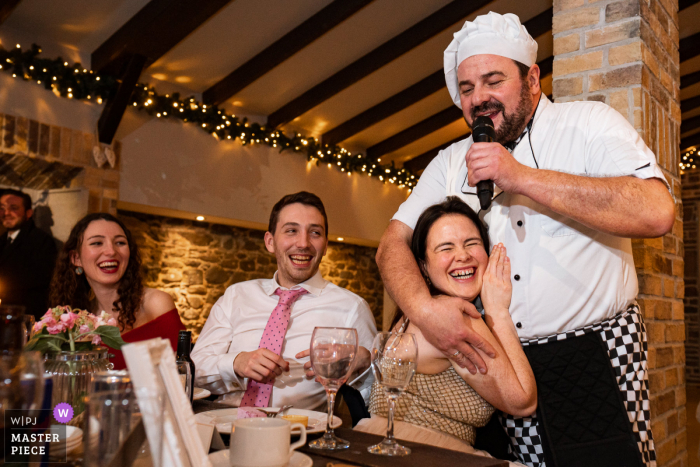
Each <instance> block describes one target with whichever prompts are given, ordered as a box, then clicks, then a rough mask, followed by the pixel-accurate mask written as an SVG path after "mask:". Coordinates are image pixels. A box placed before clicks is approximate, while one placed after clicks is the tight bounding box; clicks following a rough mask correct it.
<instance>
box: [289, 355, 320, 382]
mask: <svg viewBox="0 0 700 467" xmlns="http://www.w3.org/2000/svg"><path fill="white" fill-rule="evenodd" d="M309 355H311V349H308V350H302V351H301V352H299V353H298V354H296V355H295V356H294V358H296V359H299V358H306V357H308V356H309ZM304 371H306V378H307V379H311V378H313V377H314V376H316V373H314V369H313V368H311V360H309V361H308V362H306V363H304Z"/></svg>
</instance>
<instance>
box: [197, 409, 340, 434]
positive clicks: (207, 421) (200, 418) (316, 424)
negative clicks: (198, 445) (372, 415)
mask: <svg viewBox="0 0 700 467" xmlns="http://www.w3.org/2000/svg"><path fill="white" fill-rule="evenodd" d="M269 409H270V410H275V408H272V407H270V408H269ZM276 409H277V410H279V408H278V407H277V408H276ZM287 414H288V415H306V416H307V417H309V423H308V425H307V427H306V432H307V433H309V434H311V433H323V432H324V431H326V418H327V417H328V415H326V414H325V413H323V412H315V411H313V410H304V409H289V411H287ZM194 418H195V420H196V421H197V423H201V424H203V425H212V424H213V425H216V429H217V430H219V433H223V434H230V433H231V423H232V422H233V421H234V420H236V419H237V418H238V409H237V408H231V409H219V410H211V411H209V412H201V413H198V414H195V416H194ZM342 424H343V421H342V420H341V419H340V417H338V416H336V415H333V426H332V428H338V427H339V426H340V425H342ZM298 433H299V431H298V430H292V434H298Z"/></svg>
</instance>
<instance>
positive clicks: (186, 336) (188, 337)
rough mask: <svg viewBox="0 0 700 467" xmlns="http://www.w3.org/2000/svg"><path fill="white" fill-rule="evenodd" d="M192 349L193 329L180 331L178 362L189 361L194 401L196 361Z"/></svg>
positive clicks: (191, 391) (191, 393)
mask: <svg viewBox="0 0 700 467" xmlns="http://www.w3.org/2000/svg"><path fill="white" fill-rule="evenodd" d="M190 350H192V331H180V335H179V336H178V340H177V357H176V360H177V361H178V362H187V364H188V365H189V367H190V375H192V376H191V377H190V402H192V401H193V397H194V362H193V361H192V358H191V357H190Z"/></svg>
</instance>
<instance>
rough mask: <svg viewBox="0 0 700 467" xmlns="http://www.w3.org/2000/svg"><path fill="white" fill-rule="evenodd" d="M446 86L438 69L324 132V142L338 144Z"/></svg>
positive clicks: (443, 77) (443, 76) (322, 138)
mask: <svg viewBox="0 0 700 467" xmlns="http://www.w3.org/2000/svg"><path fill="white" fill-rule="evenodd" d="M444 88H445V73H444V72H443V71H442V70H438V71H436V72H435V73H433V74H432V75H430V76H428V77H427V78H423V79H422V80H420V81H418V82H417V83H416V84H414V85H412V86H410V87H408V88H406V89H404V90H403V91H401V92H399V93H398V94H394V95H393V96H391V97H390V98H388V99H386V100H384V101H382V102H380V103H379V104H377V105H375V106H374V107H371V108H369V109H367V110H365V111H364V112H362V113H360V114H358V115H357V116H355V117H353V118H351V119H350V120H348V121H346V122H344V123H341V124H340V125H338V126H337V127H335V128H333V129H332V130H330V131H328V132H326V133H324V134H323V136H322V137H321V140H322V141H323V143H324V144H338V143H339V142H341V141H343V140H346V139H348V138H349V137H351V136H353V135H356V134H357V133H359V132H361V131H362V130H364V129H366V128H369V127H370V126H372V125H374V124H375V123H377V122H380V121H382V120H384V119H385V118H387V117H390V116H392V115H394V114H395V113H397V112H400V111H401V110H403V109H405V108H407V107H409V106H411V105H413V104H415V103H416V102H418V101H420V100H422V99H424V98H426V97H428V96H429V95H431V94H433V93H436V92H438V91H439V90H441V89H444Z"/></svg>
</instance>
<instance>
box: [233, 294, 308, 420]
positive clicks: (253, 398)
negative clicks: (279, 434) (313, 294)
mask: <svg viewBox="0 0 700 467" xmlns="http://www.w3.org/2000/svg"><path fill="white" fill-rule="evenodd" d="M305 293H307V291H306V290H305V289H302V288H299V289H294V290H282V289H281V288H278V289H277V290H275V295H279V297H280V300H279V302H278V303H277V306H276V307H275V309H274V310H272V314H271V315H270V319H269V320H267V325H266V326H265V331H263V335H262V339H260V345H259V346H258V348H259V349H267V350H271V351H272V352H274V353H276V354H277V355H280V352H281V351H282V343H283V342H284V336H285V335H286V334H287V327H288V326H289V317H290V316H291V314H292V305H293V304H294V302H296V301H297V299H299V297H301V296H302V295H304V294H305ZM270 397H272V384H264V383H258V382H257V381H253V380H252V379H249V380H248V388H247V389H246V390H245V394H243V399H241V407H267V406H268V405H269V404H270Z"/></svg>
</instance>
